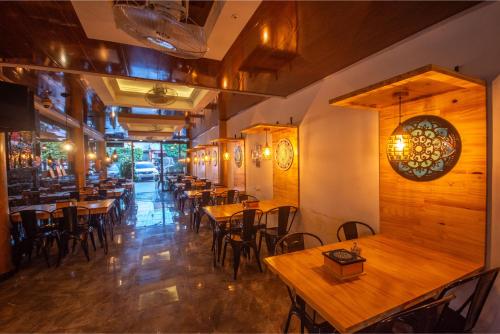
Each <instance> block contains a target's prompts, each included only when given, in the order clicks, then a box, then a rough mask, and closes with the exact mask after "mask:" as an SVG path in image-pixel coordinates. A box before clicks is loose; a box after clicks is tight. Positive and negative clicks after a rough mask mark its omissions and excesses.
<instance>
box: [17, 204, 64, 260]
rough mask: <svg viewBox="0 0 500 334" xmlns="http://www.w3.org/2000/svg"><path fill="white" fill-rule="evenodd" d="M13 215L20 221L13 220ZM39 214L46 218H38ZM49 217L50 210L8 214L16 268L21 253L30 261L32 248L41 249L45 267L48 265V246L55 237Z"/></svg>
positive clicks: (22, 211)
mask: <svg viewBox="0 0 500 334" xmlns="http://www.w3.org/2000/svg"><path fill="white" fill-rule="evenodd" d="M14 215H19V216H20V219H21V222H20V223H17V222H15V220H14V219H13V216H14ZM39 215H41V216H44V217H47V218H46V219H43V220H42V219H38V218H37V217H38V216H39ZM49 218H50V212H48V211H44V210H21V211H17V212H13V213H11V214H10V220H11V222H12V223H13V226H12V231H11V234H12V238H13V259H14V264H15V266H16V268H19V265H20V263H21V258H22V256H23V254H26V255H27V256H28V260H29V261H31V256H32V253H33V248H36V249H37V250H38V249H41V250H42V252H43V256H44V258H45V261H46V263H47V267H50V261H49V253H50V247H51V245H52V240H54V239H57V235H56V234H55V233H54V231H55V228H54V226H53V225H52V224H51V223H50V220H49ZM58 244H59V243H58Z"/></svg>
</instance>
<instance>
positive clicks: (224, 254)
mask: <svg viewBox="0 0 500 334" xmlns="http://www.w3.org/2000/svg"><path fill="white" fill-rule="evenodd" d="M226 251H227V242H224V251H223V252H222V266H224V261H225V260H226ZM219 254H220V252H219ZM219 257H220V255H219Z"/></svg>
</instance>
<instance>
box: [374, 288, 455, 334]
mask: <svg viewBox="0 0 500 334" xmlns="http://www.w3.org/2000/svg"><path fill="white" fill-rule="evenodd" d="M453 298H455V296H454V295H449V296H446V297H444V298H440V299H438V300H435V301H431V302H429V303H426V304H424V305H420V306H418V307H415V308H412V309H409V310H406V311H403V312H400V313H398V314H395V315H392V316H390V317H388V318H385V319H384V320H381V321H379V322H378V323H377V324H375V325H373V326H371V327H370V331H371V330H372V329H373V331H374V332H375V333H433V332H435V330H436V329H437V327H438V325H439V321H440V319H441V314H442V313H443V310H444V309H445V307H447V306H448V304H449V303H450V301H451V300H452V299H453Z"/></svg>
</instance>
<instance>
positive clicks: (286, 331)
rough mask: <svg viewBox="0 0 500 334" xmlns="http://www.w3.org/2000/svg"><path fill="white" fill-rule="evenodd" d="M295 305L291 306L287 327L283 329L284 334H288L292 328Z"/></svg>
mask: <svg viewBox="0 0 500 334" xmlns="http://www.w3.org/2000/svg"><path fill="white" fill-rule="evenodd" d="M293 310H294V305H293V304H292V305H291V306H290V310H289V311H288V316H287V317H286V322H285V327H284V329H283V333H285V334H286V333H288V329H289V328H290V321H292V315H293Z"/></svg>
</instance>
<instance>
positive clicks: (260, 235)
mask: <svg viewBox="0 0 500 334" xmlns="http://www.w3.org/2000/svg"><path fill="white" fill-rule="evenodd" d="M263 237H264V232H262V231H260V232H259V253H260V247H261V246H262V238H263Z"/></svg>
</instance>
